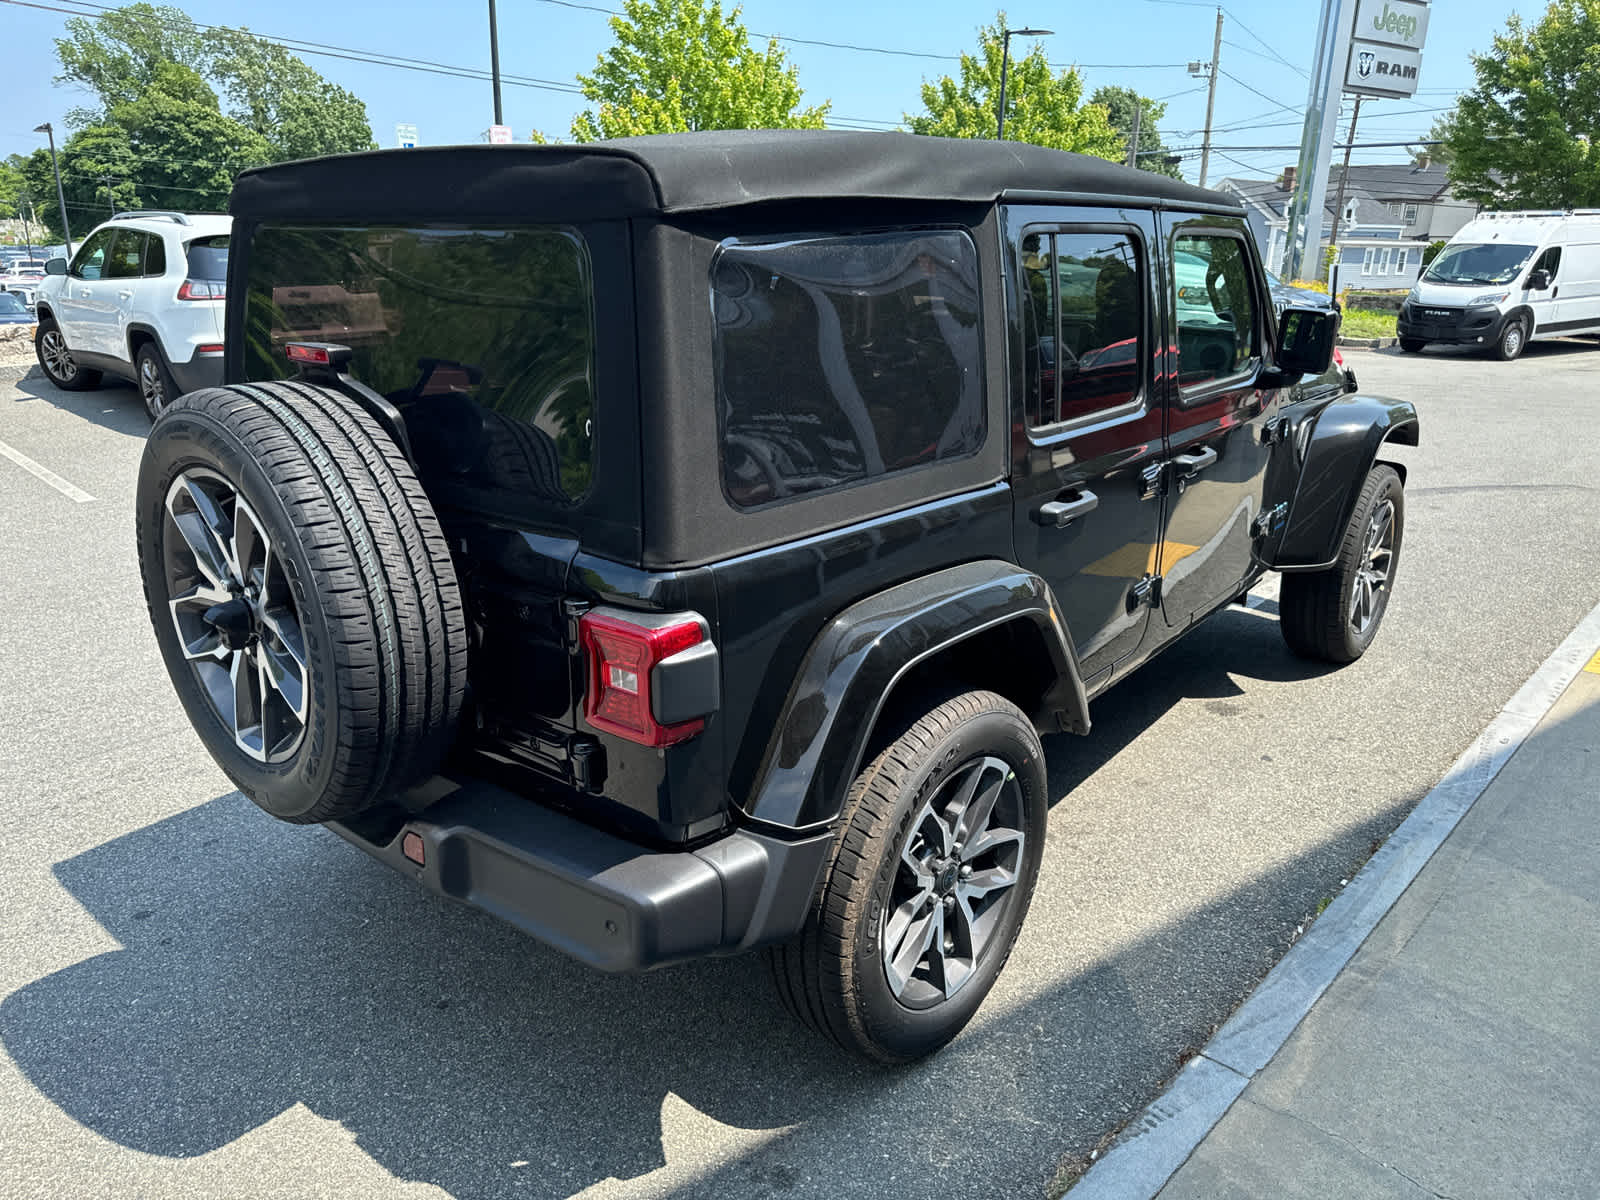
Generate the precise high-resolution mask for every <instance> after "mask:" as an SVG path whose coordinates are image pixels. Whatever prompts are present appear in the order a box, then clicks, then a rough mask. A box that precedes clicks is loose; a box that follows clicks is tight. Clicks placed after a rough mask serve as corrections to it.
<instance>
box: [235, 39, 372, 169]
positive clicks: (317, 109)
mask: <svg viewBox="0 0 1600 1200" xmlns="http://www.w3.org/2000/svg"><path fill="white" fill-rule="evenodd" d="M205 47H206V52H207V65H208V70H209V73H210V75H211V78H212V79H214V80H216V82H217V84H218V85H219V87H220V88H221V89H222V91H223V92H224V94H226V95H227V97H228V99H229V100H231V101H232V102H233V103H234V105H235V107H234V109H233V111H232V112H231V113H230V114H229V115H230V116H232V117H233V119H234V120H236V121H238V122H239V123H240V124H241V125H243V126H245V127H246V128H248V129H251V130H253V131H254V132H256V133H258V134H260V135H261V136H262V137H264V138H266V139H267V143H268V145H269V146H270V147H271V155H272V160H273V161H274V162H285V161H288V160H290V159H296V158H313V157H315V156H317V155H319V154H345V153H349V152H351V151H355V150H374V149H376V148H377V145H376V143H375V142H373V140H372V127H371V125H369V124H368V123H367V106H366V105H365V104H364V103H362V102H361V101H360V100H358V99H357V98H356V97H355V96H354V95H352V94H351V93H350V92H347V91H346V90H345V89H344V88H342V87H338V86H336V85H335V84H331V83H329V82H328V81H327V80H326V79H324V78H323V77H322V76H321V75H319V74H318V73H317V72H316V71H314V70H312V69H311V68H310V67H309V66H307V65H306V64H305V62H304V61H303V60H302V59H300V58H298V57H297V56H295V55H294V54H291V53H290V52H289V51H288V50H286V49H284V47H282V46H280V45H278V44H277V43H276V42H269V41H266V40H264V39H262V38H259V37H257V36H256V35H255V34H253V33H251V32H250V31H249V30H247V29H219V30H213V31H211V32H210V33H208V34H207V35H206V38H205Z"/></svg>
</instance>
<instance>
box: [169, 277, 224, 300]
mask: <svg viewBox="0 0 1600 1200" xmlns="http://www.w3.org/2000/svg"><path fill="white" fill-rule="evenodd" d="M227 298H228V285H227V284H226V283H224V282H223V281H222V280H220V279H185V280H184V281H183V282H182V283H181V284H179V285H178V299H179V300H226V299H227Z"/></svg>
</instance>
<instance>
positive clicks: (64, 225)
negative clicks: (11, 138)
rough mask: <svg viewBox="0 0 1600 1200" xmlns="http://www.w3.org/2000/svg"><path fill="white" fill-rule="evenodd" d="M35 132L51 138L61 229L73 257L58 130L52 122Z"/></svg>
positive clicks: (51, 161)
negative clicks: (58, 148)
mask: <svg viewBox="0 0 1600 1200" xmlns="http://www.w3.org/2000/svg"><path fill="white" fill-rule="evenodd" d="M33 131H34V132H35V133H42V134H45V135H46V136H48V137H49V139H50V169H51V170H52V171H54V172H55V173H56V203H57V204H59V205H61V231H62V232H63V233H65V234H66V235H67V257H68V258H71V257H72V223H71V222H70V221H68V220H67V194H66V193H65V192H63V191H62V190H61V166H60V164H58V163H57V162H56V132H55V130H54V129H52V128H51V126H50V122H49V121H46V122H45V123H44V124H43V125H36V126H34V129H33Z"/></svg>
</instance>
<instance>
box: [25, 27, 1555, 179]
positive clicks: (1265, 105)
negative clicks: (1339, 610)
mask: <svg viewBox="0 0 1600 1200" xmlns="http://www.w3.org/2000/svg"><path fill="white" fill-rule="evenodd" d="M30 2H31V3H37V4H41V5H47V6H51V7H53V8H62V9H71V8H73V7H74V5H73V4H72V2H71V0H30ZM176 7H180V8H182V9H183V10H184V11H186V12H188V14H189V15H190V16H191V17H192V18H193V19H194V20H196V21H199V22H204V23H208V24H222V25H247V26H249V27H250V28H251V29H253V30H255V31H256V32H258V33H261V34H265V35H268V36H272V37H281V38H297V39H301V40H305V41H314V42H317V43H321V44H323V45H326V46H333V47H342V48H348V49H352V50H356V51H360V52H364V53H365V52H376V53H380V54H386V55H398V56H402V57H406V58H412V59H423V60H429V61H431V62H435V63H441V64H446V65H448V66H452V67H470V68H479V69H484V70H486V69H487V68H488V65H489V50H488V17H487V3H486V0H484V2H481V3H474V2H472V0H467V2H465V3H458V4H452V5H448V6H447V5H445V4H441V3H438V2H437V0H435V2H431V3H430V2H425V0H389V2H387V3H383V4H377V3H373V2H371V0H349V2H347V3H343V4H330V3H327V0H274V2H273V3H271V4H265V3H259V2H258V3H229V2H227V0H187V2H184V3H179V4H177V5H176ZM615 7H617V5H616V0H586V2H585V3H584V4H581V5H580V4H576V3H572V2H567V3H563V2H561V0H499V14H498V15H499V27H500V60H501V70H502V72H504V73H505V74H506V75H516V76H521V77H524V78H527V79H531V80H541V81H547V82H548V83H553V84H555V85H557V86H555V87H549V86H542V87H541V86H527V85H521V84H513V83H509V82H508V83H507V84H506V85H505V86H504V88H503V97H504V107H505V117H506V121H507V123H508V124H510V125H511V126H512V128H513V129H514V131H515V133H516V136H517V139H518V140H525V139H526V138H527V136H528V134H529V132H530V131H531V130H533V129H536V128H537V129H541V130H543V131H544V132H545V133H547V134H550V135H555V136H562V137H564V136H566V133H567V129H568V126H569V124H570V122H571V119H572V116H573V113H574V112H576V111H578V110H579V109H581V108H582V107H583V104H582V97H580V96H576V95H574V94H572V93H571V92H570V91H568V90H565V89H566V88H570V86H571V81H572V79H573V76H574V75H575V74H576V73H577V72H579V71H585V70H588V69H589V68H590V67H592V66H593V64H594V60H595V56H596V55H597V54H599V53H600V52H601V51H602V50H604V49H605V48H606V47H607V46H608V45H609V44H610V31H609V29H608V26H607V19H608V18H607V15H606V13H605V12H604V11H595V9H609V8H615ZM1435 10H1436V11H1435V13H1434V16H1433V19H1432V21H1431V23H1430V29H1429V32H1428V47H1427V51H1426V53H1425V54H1424V57H1423V65H1422V77H1421V84H1420V91H1419V92H1418V94H1417V96H1416V97H1415V98H1414V99H1412V100H1385V101H1377V102H1371V101H1369V102H1366V103H1364V104H1363V108H1362V118H1361V128H1360V131H1359V133H1358V137H1357V140H1358V141H1359V142H1367V141H1392V140H1397V139H1404V138H1414V137H1420V136H1421V135H1422V134H1423V132H1424V131H1425V130H1426V129H1427V128H1428V126H1429V124H1430V123H1431V122H1432V121H1433V119H1434V118H1435V117H1436V116H1437V115H1438V111H1439V110H1442V109H1444V108H1446V107H1448V106H1449V104H1450V102H1451V99H1452V96H1453V95H1454V94H1455V93H1457V92H1458V91H1460V90H1461V89H1463V88H1466V87H1468V86H1470V84H1471V82H1472V68H1471V63H1470V61H1469V58H1468V56H1469V54H1470V53H1471V52H1473V51H1474V50H1484V49H1487V48H1488V46H1489V43H1490V39H1491V37H1492V36H1493V34H1494V33H1495V32H1497V31H1499V30H1500V29H1502V28H1503V27H1504V24H1505V20H1506V18H1507V16H1509V15H1510V13H1511V12H1512V11H1514V6H1513V5H1512V4H1510V3H1508V2H1507V0H1448V2H1442V3H1439V4H1437V5H1435ZM1319 11H1320V5H1319V4H1318V3H1317V2H1316V0H1229V3H1228V4H1227V5H1225V13H1224V25H1223V46H1222V71H1223V72H1224V74H1223V75H1222V77H1221V78H1220V80H1219V83H1218V90H1217V108H1216V126H1217V128H1218V133H1217V135H1216V139H1215V144H1216V145H1217V146H1218V147H1221V148H1222V149H1221V150H1220V151H1219V153H1218V154H1217V155H1216V156H1214V158H1213V165H1212V172H1211V175H1212V182H1215V180H1216V179H1218V178H1220V177H1221V176H1223V175H1241V176H1245V175H1255V176H1266V175H1270V174H1275V173H1276V172H1277V171H1278V170H1279V169H1281V167H1282V166H1283V165H1284V164H1286V163H1289V162H1293V161H1294V157H1295V155H1294V152H1293V151H1292V150H1268V151H1235V150H1231V149H1228V148H1229V147H1235V146H1280V145H1287V144H1290V143H1295V142H1298V140H1299V134H1300V124H1299V118H1298V117H1297V116H1296V112H1298V111H1299V110H1302V109H1303V107H1304V105H1305V98H1306V86H1307V84H1306V77H1305V74H1304V71H1305V69H1306V68H1307V67H1308V65H1309V63H1310V58H1311V51H1312V40H1313V38H1314V36H1315V31H1316V21H1317V15H1318V12H1319ZM1540 11H1542V8H1541V7H1538V6H1533V7H1529V8H1527V9H1526V10H1525V12H1526V13H1527V15H1529V16H1534V15H1537V13H1538V12H1540ZM993 17H994V9H993V8H990V7H987V6H985V5H983V4H973V3H956V2H955V0H923V2H922V3H919V4H916V5H881V4H880V5H871V4H861V3H859V2H858V3H846V2H842V0H811V3H809V4H807V5H804V6H800V5H794V4H789V3H782V2H780V0H749V2H748V3H746V4H745V5H744V20H745V23H746V25H747V27H748V28H749V29H750V30H751V31H752V32H753V33H760V34H780V35H785V36H787V37H790V38H797V39H810V40H811V41H822V42H838V43H850V44H853V45H855V46H862V47H877V48H883V49H893V50H898V51H910V52H915V53H917V54H921V55H930V56H949V57H948V59H946V58H940V57H912V56H909V55H907V54H884V53H874V52H870V51H865V50H850V49H843V48H838V47H833V46H821V45H809V44H805V43H804V42H784V43H783V45H784V48H785V50H786V51H787V52H788V54H789V57H790V59H791V61H793V62H794V63H795V64H796V65H797V66H798V67H799V71H800V82H801V85H802V87H804V88H805V92H806V99H807V101H808V102H812V103H814V102H817V101H821V100H832V101H833V109H832V116H833V119H834V121H835V122H836V123H838V124H841V125H852V126H871V127H887V126H888V125H890V124H892V123H894V122H898V121H900V120H901V119H902V116H903V114H905V113H907V112H913V113H914V112H917V111H919V110H920V91H919V88H920V85H921V83H922V81H923V80H924V79H925V78H934V77H936V76H938V75H940V74H943V73H945V72H946V71H949V72H951V73H952V74H953V73H954V71H955V69H956V64H955V62H954V56H955V55H957V54H959V53H960V52H961V51H962V50H964V49H969V48H970V47H971V46H972V45H973V43H974V41H975V36H976V30H977V27H978V26H979V25H981V24H983V23H984V22H985V21H988V20H992V19H993ZM66 20H67V17H66V15H64V14H63V13H61V12H58V11H49V10H47V9H42V8H30V7H22V6H19V5H17V4H13V3H0V46H5V47H7V51H8V52H7V54H6V62H7V66H6V69H5V71H4V80H5V96H6V100H5V103H4V105H0V155H4V154H11V153H14V152H26V151H27V150H29V149H31V148H32V147H33V146H35V145H38V144H39V143H40V140H41V138H40V135H35V134H33V133H31V132H30V130H32V128H33V127H34V126H35V125H37V124H39V123H40V122H41V121H46V120H49V121H53V122H55V124H56V126H57V128H58V129H59V128H61V126H62V124H63V122H62V117H63V115H64V114H65V112H66V110H67V109H69V108H71V107H72V106H73V105H75V104H77V103H81V99H82V97H81V93H79V92H77V91H76V90H75V89H72V88H66V87H58V86H56V85H54V84H53V83H52V82H51V78H52V76H53V75H54V73H55V69H56V62H55V57H54V54H53V47H52V39H53V38H56V37H59V36H60V35H61V32H62V26H63V24H64V22H65V21H66ZM1009 20H1010V23H1011V24H1012V25H1013V26H1017V25H1022V26H1035V27H1044V28H1051V29H1054V30H1056V31H1057V32H1056V35H1055V36H1054V37H1050V38H1047V39H1044V41H1045V46H1046V48H1047V51H1048V53H1049V55H1050V58H1051V61H1052V62H1054V63H1056V64H1058V65H1062V66H1065V65H1067V64H1070V63H1074V62H1075V63H1079V64H1083V74H1084V77H1085V80H1086V83H1087V88H1088V90H1092V89H1093V88H1094V87H1096V86H1097V85H1099V84H1102V83H1115V84H1124V85H1127V86H1132V87H1135V88H1137V89H1138V90H1139V91H1140V92H1142V93H1144V94H1145V95H1149V96H1157V97H1168V98H1169V99H1168V100H1167V103H1168V110H1167V116H1166V119H1165V121H1164V122H1163V124H1162V130H1163V134H1164V136H1165V139H1166V142H1167V144H1168V145H1169V146H1175V147H1187V146H1198V145H1199V143H1200V132H1199V131H1200V129H1201V127H1202V126H1203V125H1204V122H1205V99H1206V98H1205V90H1204V84H1203V81H1201V80H1197V79H1193V78H1191V77H1190V76H1189V75H1188V73H1187V71H1186V70H1185V69H1184V66H1183V65H1182V64H1185V63H1187V62H1188V61H1190V60H1191V59H1204V58H1209V57H1210V52H1211V42H1212V35H1213V31H1214V27H1215V20H1216V8H1215V6H1214V5H1212V4H1206V3H1200V2H1196V0H1112V2H1110V3H1104V2H1100V3H1075V4H1072V5H1066V4H1062V3H1060V2H1059V0H1055V2H1052V3H1044V2H1034V0H1029V2H1028V3H1021V2H1020V0H1014V2H1013V4H1012V7H1011V8H1010V10H1009ZM1017 47H1018V43H1017V42H1015V41H1014V42H1013V49H1014V50H1015V49H1017ZM304 57H305V58H306V61H307V62H309V63H310V64H311V65H312V66H314V67H315V68H316V69H317V70H319V71H321V72H322V73H323V74H324V75H325V76H327V77H328V78H329V79H331V80H333V81H334V82H336V83H339V84H341V85H343V86H344V87H346V88H349V89H350V90H351V91H353V92H354V93H355V94H356V95H358V96H360V97H361V98H362V99H363V100H365V101H366V104H367V112H368V116H369V117H370V119H371V121H372V128H373V133H374V136H375V137H376V138H377V139H378V141H379V143H380V144H381V145H385V146H388V145H393V144H394V126H395V123H396V122H398V121H409V122H412V123H414V124H415V125H416V126H417V127H418V133H419V138H420V140H421V141H422V142H423V143H425V144H430V145H438V144H444V143H451V142H464V141H478V140H480V139H481V137H482V135H483V133H484V131H485V129H486V128H487V126H488V125H489V124H490V122H491V120H492V116H493V111H492V106H491V96H490V87H489V84H488V83H487V82H479V81H476V80H469V79H460V78H453V77H449V76H445V75H438V74H428V73H421V72H416V71H411V70H402V69H398V68H395V67H389V66H379V65H375V64H371V63H365V62H355V61H350V60H348V59H345V58H338V57H331V56H326V55H317V54H310V53H306V54H305V55H304ZM1101 64H1106V65H1101ZM1112 64H1121V65H1112ZM1285 108H1287V109H1290V110H1294V111H1285ZM1404 159H1405V152H1404V151H1403V150H1391V151H1376V150H1374V151H1365V152H1358V154H1357V159H1356V161H1358V162H1398V161H1404ZM1184 169H1185V171H1186V173H1187V174H1188V176H1189V178H1191V179H1193V178H1194V177H1195V175H1196V174H1197V172H1198V157H1196V158H1192V159H1186V160H1185V162H1184Z"/></svg>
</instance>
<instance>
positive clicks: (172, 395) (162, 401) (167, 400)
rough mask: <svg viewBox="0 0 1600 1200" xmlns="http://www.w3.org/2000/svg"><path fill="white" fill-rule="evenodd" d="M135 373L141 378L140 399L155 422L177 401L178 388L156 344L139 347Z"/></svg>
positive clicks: (150, 343)
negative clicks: (168, 406)
mask: <svg viewBox="0 0 1600 1200" xmlns="http://www.w3.org/2000/svg"><path fill="white" fill-rule="evenodd" d="M134 367H135V373H136V374H137V375H138V377H139V398H140V399H142V400H143V401H144V407H145V411H146V412H148V413H149V414H150V419H151V420H152V421H153V420H155V419H156V418H157V417H159V416H160V415H161V413H162V411H163V410H164V409H165V408H166V407H167V405H169V404H171V403H172V402H173V401H174V400H175V399H177V390H178V389H177V387H176V385H174V384H173V382H172V373H171V372H170V371H168V370H167V364H166V363H165V362H163V361H162V360H161V355H160V353H159V352H158V351H157V350H156V348H155V345H154V343H152V342H146V343H145V344H144V345H142V346H140V347H139V353H138V355H137V356H136V357H135V358H134Z"/></svg>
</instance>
